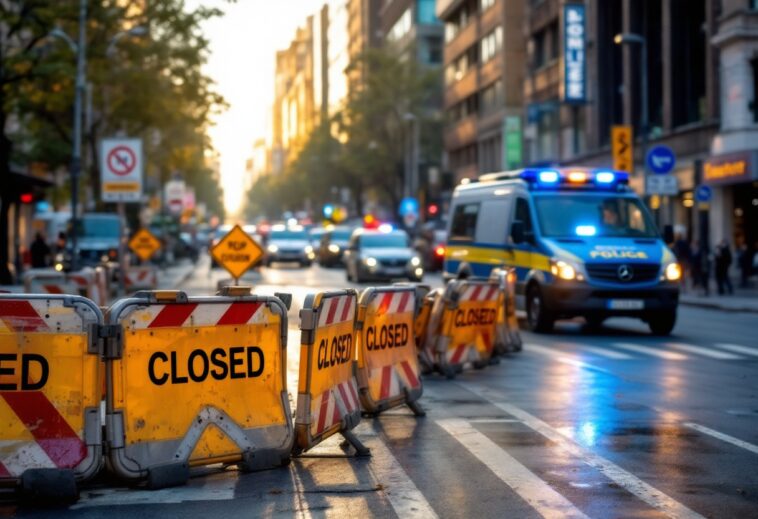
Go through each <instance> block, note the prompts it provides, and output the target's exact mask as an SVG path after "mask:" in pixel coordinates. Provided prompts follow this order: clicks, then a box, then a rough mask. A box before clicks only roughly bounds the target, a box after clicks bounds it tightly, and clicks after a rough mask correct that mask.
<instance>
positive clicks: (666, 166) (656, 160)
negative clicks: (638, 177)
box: [647, 146, 676, 175]
mask: <svg viewBox="0 0 758 519" xmlns="http://www.w3.org/2000/svg"><path fill="white" fill-rule="evenodd" d="M675 164H676V156H675V155H674V152H673V150H672V149H671V148H669V147H668V146H655V147H654V148H652V149H651V150H650V151H648V152H647V165H648V167H649V168H650V171H652V172H653V173H656V174H658V175H665V174H667V173H671V170H673V169H674V165H675Z"/></svg>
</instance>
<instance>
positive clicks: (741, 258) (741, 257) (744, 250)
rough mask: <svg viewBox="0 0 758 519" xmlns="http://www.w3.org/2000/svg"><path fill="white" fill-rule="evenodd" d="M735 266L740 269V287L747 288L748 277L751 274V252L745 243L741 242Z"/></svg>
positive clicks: (748, 284)
mask: <svg viewBox="0 0 758 519" xmlns="http://www.w3.org/2000/svg"><path fill="white" fill-rule="evenodd" d="M737 265H739V267H740V287H742V288H748V287H749V286H750V275H751V274H752V273H753V250H751V248H750V247H749V246H748V244H747V241H743V242H742V246H741V247H740V249H739V252H738V253H737Z"/></svg>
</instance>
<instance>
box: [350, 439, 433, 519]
mask: <svg viewBox="0 0 758 519" xmlns="http://www.w3.org/2000/svg"><path fill="white" fill-rule="evenodd" d="M361 441H363V443H365V444H366V447H368V448H369V449H371V464H370V465H369V470H370V471H371V472H372V473H373V474H374V478H375V479H376V481H377V482H381V484H382V485H383V486H384V489H385V495H386V496H387V499H388V500H389V502H390V504H391V505H392V508H393V509H394V510H395V513H396V514H397V516H398V517H429V518H436V517H437V513H436V512H435V511H434V508H432V505H430V504H429V501H427V500H426V498H425V497H424V494H422V493H421V491H419V489H418V487H416V485H415V484H414V483H413V480H412V479H411V478H410V477H409V476H408V474H407V473H406V472H405V470H403V467H402V466H401V465H400V463H399V462H398V461H397V459H396V458H395V456H393V455H392V453H391V452H390V450H389V448H388V447H387V446H386V445H385V444H384V442H383V441H382V440H381V439H380V438H379V437H378V436H374V437H366V436H361Z"/></svg>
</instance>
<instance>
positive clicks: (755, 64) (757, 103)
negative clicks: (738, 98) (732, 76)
mask: <svg viewBox="0 0 758 519" xmlns="http://www.w3.org/2000/svg"><path fill="white" fill-rule="evenodd" d="M754 9H758V0H755V7H754ZM750 66H751V67H752V69H753V101H752V102H751V103H750V110H752V111H753V121H755V122H757V123H758V58H753V59H752V60H751V61H750Z"/></svg>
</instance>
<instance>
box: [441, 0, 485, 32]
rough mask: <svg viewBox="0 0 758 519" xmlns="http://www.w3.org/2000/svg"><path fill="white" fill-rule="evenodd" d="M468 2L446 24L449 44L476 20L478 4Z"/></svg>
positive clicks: (471, 1) (474, 1)
mask: <svg viewBox="0 0 758 519" xmlns="http://www.w3.org/2000/svg"><path fill="white" fill-rule="evenodd" d="M477 1H478V0H468V2H466V3H465V4H463V5H462V6H461V8H460V9H458V11H457V12H455V13H454V14H453V15H452V16H451V17H450V19H449V20H448V21H447V23H446V24H445V41H446V42H449V41H451V40H452V39H453V38H455V37H456V36H458V33H459V32H461V31H462V30H463V29H464V28H465V27H466V26H467V25H468V24H469V23H470V22H471V20H473V19H474V14H476V2H477Z"/></svg>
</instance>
